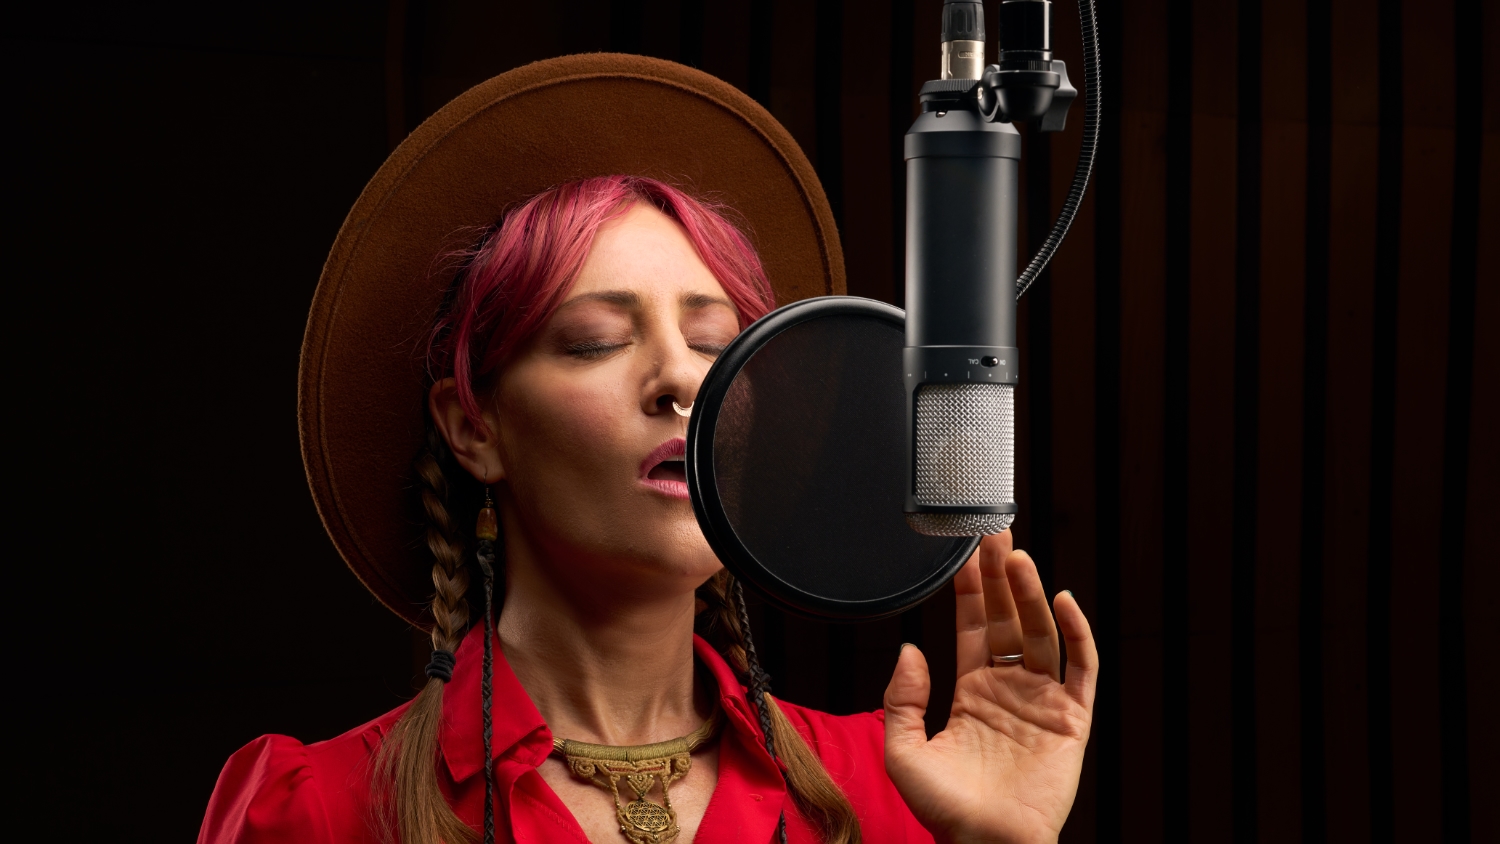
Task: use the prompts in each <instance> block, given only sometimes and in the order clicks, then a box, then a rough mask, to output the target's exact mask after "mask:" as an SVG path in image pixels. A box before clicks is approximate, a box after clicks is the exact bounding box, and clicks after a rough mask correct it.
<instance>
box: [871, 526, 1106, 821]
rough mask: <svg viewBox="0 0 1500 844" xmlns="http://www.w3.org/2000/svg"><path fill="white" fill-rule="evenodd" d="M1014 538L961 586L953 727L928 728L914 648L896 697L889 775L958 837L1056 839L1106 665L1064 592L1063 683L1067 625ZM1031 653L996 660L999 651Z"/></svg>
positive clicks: (973, 564) (890, 701)
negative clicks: (1013, 660)
mask: <svg viewBox="0 0 1500 844" xmlns="http://www.w3.org/2000/svg"><path fill="white" fill-rule="evenodd" d="M1009 546H1010V536H1009V534H1008V533H1007V534H1002V535H1001V536H999V537H994V538H991V539H987V540H986V541H985V544H984V545H983V546H982V550H981V553H980V554H978V555H976V556H977V557H979V558H980V560H971V561H970V564H969V565H968V566H965V568H964V570H963V572H961V573H960V575H959V577H958V578H957V579H956V580H955V587H956V590H957V592H958V663H959V677H958V683H957V685H956V687H955V689H954V696H953V709H952V712H951V714H950V715H949V718H948V724H947V727H946V728H945V729H944V730H943V731H942V732H940V733H938V734H937V735H936V736H934V737H933V738H932V739H931V740H930V741H929V740H928V739H927V736H926V733H925V730H924V728H923V726H922V716H923V713H924V712H925V709H926V704H927V697H928V692H929V681H928V675H927V666H926V660H925V658H924V657H923V656H922V654H921V653H920V652H919V651H917V649H915V648H907V649H903V651H902V653H901V658H900V660H899V661H898V663H897V666H896V672H895V676H894V677H893V678H892V680H891V686H890V688H889V689H888V690H887V691H886V769H887V771H888V772H889V774H890V777H891V779H892V781H893V782H895V784H896V787H897V789H898V790H899V791H900V792H901V795H902V797H903V798H905V800H906V802H907V805H908V806H909V807H910V808H911V810H912V812H913V813H914V814H915V815H916V816H917V818H918V819H919V820H921V821H922V823H923V824H924V825H925V826H926V827H927V828H928V829H930V830H932V832H933V833H934V835H936V836H937V837H938V839H939V840H951V841H1047V840H1054V839H1055V838H1056V837H1057V834H1058V832H1059V831H1060V830H1061V829H1062V825H1063V822H1064V821H1065V820H1066V819H1067V816H1068V811H1069V809H1070V808H1071V807H1072V804H1073V796H1074V794H1075V792H1076V791H1077V788H1078V776H1079V772H1080V770H1081V768H1082V765H1083V752H1084V748H1085V746H1086V745H1087V743H1088V735H1089V722H1090V713H1091V709H1092V705H1093V687H1094V676H1095V674H1096V672H1097V664H1096V662H1097V658H1096V656H1095V654H1094V646H1093V640H1092V638H1091V637H1090V636H1089V632H1088V623H1087V621H1085V620H1084V618H1083V613H1082V612H1081V611H1080V610H1079V609H1078V605H1077V603H1076V602H1075V601H1073V599H1072V596H1071V595H1070V594H1067V593H1064V594H1063V595H1060V596H1059V597H1058V601H1057V610H1058V620H1059V621H1060V622H1062V625H1063V632H1064V634H1065V636H1066V638H1067V641H1068V645H1069V656H1070V658H1071V663H1070V665H1069V669H1068V678H1067V679H1068V682H1067V683H1061V682H1058V673H1059V669H1058V657H1059V648H1058V640H1057V630H1056V628H1055V627H1054V626H1053V623H1052V614H1051V612H1049V611H1048V609H1047V605H1046V596H1045V594H1044V593H1043V592H1042V590H1041V582H1040V580H1039V579H1038V578H1037V576H1036V568H1035V566H1034V565H1033V564H1032V563H1031V560H1030V558H1029V557H1027V556H1026V555H1025V554H1024V553H1022V552H1015V553H1012V552H1011V549H1010V547H1009ZM1018 653H1024V654H1025V660H1024V663H1018V664H1013V665H992V664H991V659H990V655H991V654H1000V655H1004V654H1018Z"/></svg>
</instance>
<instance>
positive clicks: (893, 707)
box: [885, 645, 932, 754]
mask: <svg viewBox="0 0 1500 844" xmlns="http://www.w3.org/2000/svg"><path fill="white" fill-rule="evenodd" d="M931 692H932V678H931V677H930V676H929V675H928V673H927V657H925V656H923V655H922V651H921V650H920V649H919V648H918V647H917V646H916V645H902V646H901V655H900V656H899V657H897V658H896V670H895V672H894V673H892V674H891V683H890V685H888V686H886V687H885V752H886V753H887V754H891V753H900V752H901V751H903V750H905V749H906V748H909V747H913V746H915V745H920V744H925V743H926V742H927V722H926V721H925V720H924V719H925V718H926V716H927V698H928V696H929V694H930V693H931Z"/></svg>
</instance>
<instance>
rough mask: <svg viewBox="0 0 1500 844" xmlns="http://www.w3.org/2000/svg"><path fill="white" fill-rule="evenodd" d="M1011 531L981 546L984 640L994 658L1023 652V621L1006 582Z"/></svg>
mask: <svg viewBox="0 0 1500 844" xmlns="http://www.w3.org/2000/svg"><path fill="white" fill-rule="evenodd" d="M1010 551H1011V535H1010V531H1008V530H1007V531H1005V532H1003V533H999V534H996V535H995V536H986V537H985V538H984V540H983V541H981V542H980V543H979V576H980V581H981V582H982V583H983V584H984V610H985V622H986V628H985V639H986V642H987V644H988V646H989V651H990V653H991V654H994V655H995V656H1005V655H1007V654H1018V653H1020V652H1021V644H1022V642H1021V619H1020V617H1019V616H1018V615H1017V614H1016V602H1015V599H1013V598H1012V597H1011V595H1010V582H1009V581H1007V580H1006V579H1005V558H1006V557H1009V556H1010Z"/></svg>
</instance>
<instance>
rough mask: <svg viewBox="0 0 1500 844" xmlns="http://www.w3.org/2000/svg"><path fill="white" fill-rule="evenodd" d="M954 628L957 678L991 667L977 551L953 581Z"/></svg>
mask: <svg viewBox="0 0 1500 844" xmlns="http://www.w3.org/2000/svg"><path fill="white" fill-rule="evenodd" d="M953 600H954V604H955V605H954V626H955V627H956V630H957V634H958V642H957V647H958V676H960V677H962V676H963V675H965V674H968V673H969V672H970V671H977V670H979V669H981V668H984V667H986V666H988V665H989V664H990V646H989V643H988V642H986V641H985V617H984V586H983V584H982V583H981V578H980V576H979V551H978V550H975V551H974V554H973V556H971V557H969V561H968V562H967V563H964V567H963V568H961V569H959V570H958V575H957V576H955V577H954V578H953Z"/></svg>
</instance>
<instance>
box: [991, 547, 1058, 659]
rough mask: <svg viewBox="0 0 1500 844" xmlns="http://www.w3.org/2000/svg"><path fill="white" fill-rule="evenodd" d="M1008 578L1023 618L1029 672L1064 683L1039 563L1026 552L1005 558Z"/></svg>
mask: <svg viewBox="0 0 1500 844" xmlns="http://www.w3.org/2000/svg"><path fill="white" fill-rule="evenodd" d="M1005 578H1006V580H1008V581H1009V582H1010V594H1011V596H1012V597H1013V598H1014V599H1015V602H1016V612H1017V614H1018V615H1019V616H1020V617H1021V639H1022V642H1023V643H1024V644H1023V645H1022V647H1021V652H1022V653H1024V654H1026V670H1028V671H1035V672H1036V673H1038V674H1048V675H1051V677H1052V679H1054V680H1058V681H1059V682H1060V681H1061V680H1062V676H1061V671H1060V669H1059V666H1058V653H1059V651H1058V646H1057V626H1056V625H1055V624H1053V623H1052V608H1051V607H1049V606H1048V605H1047V593H1046V592H1044V591H1042V578H1041V576H1040V575H1038V574H1037V573H1036V563H1034V562H1032V561H1031V555H1030V554H1027V553H1026V552H1025V551H1014V552H1012V553H1011V555H1010V556H1009V557H1006V558H1005Z"/></svg>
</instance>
